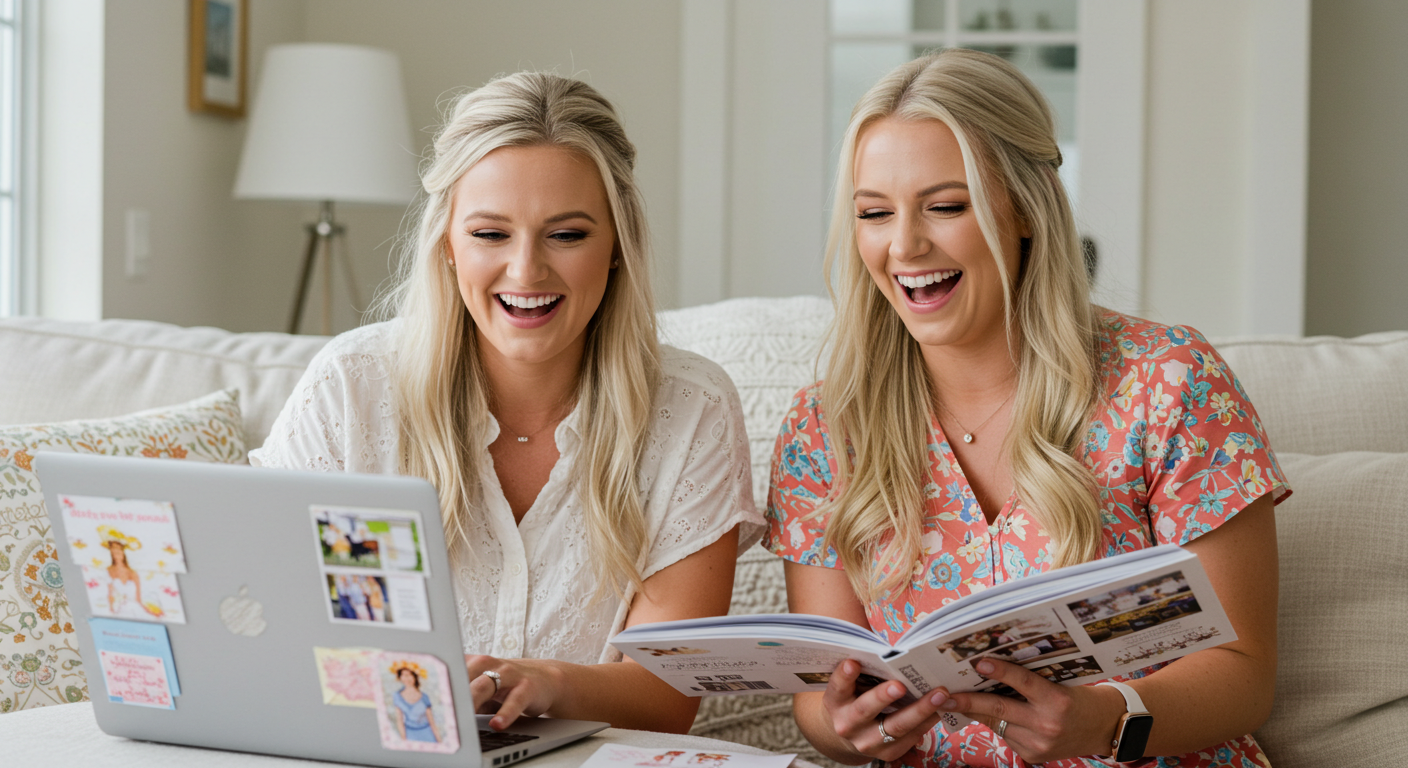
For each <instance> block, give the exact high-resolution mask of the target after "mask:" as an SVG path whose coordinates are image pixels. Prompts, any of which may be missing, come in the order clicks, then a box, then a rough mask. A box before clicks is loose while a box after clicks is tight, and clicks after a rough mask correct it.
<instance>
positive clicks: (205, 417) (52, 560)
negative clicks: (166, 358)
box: [0, 390, 245, 714]
mask: <svg viewBox="0 0 1408 768" xmlns="http://www.w3.org/2000/svg"><path fill="white" fill-rule="evenodd" d="M243 435H244V431H243V422H242V421H241V419H240V406H239V397H238V393H237V392H236V391H234V390H226V391H223V392H215V393H213V394H210V395H206V396H205V397H202V398H199V399H197V400H193V401H191V402H189V403H186V404H184V405H174V406H170V407H166V408H155V409H152V410H148V411H141V412H139V413H134V414H130V415H127V416H118V417H116V418H111V419H93V420H85V421H68V422H62V423H58V424H40V425H28V426H9V427H5V426H0V714H4V713H7V712H15V711H18V710H21V709H31V708H34V707H42V706H47V705H50V704H65V703H69V702H75V701H84V700H86V699H87V698H88V683H87V680H86V679H85V677H84V674H83V662H82V659H80V658H79V655H78V643H77V641H76V639H75V638H74V637H73V636H72V635H73V633H74V631H75V628H74V626H73V614H72V613H71V612H70V609H69V603H68V598H66V597H65V596H64V589H63V586H64V582H63V575H62V573H61V572H60V571H59V565H58V563H57V562H56V561H57V559H58V558H59V557H60V556H61V555H62V553H61V551H60V549H59V548H58V547H57V546H55V543H54V538H53V536H52V534H51V533H50V526H49V517H48V514H47V513H46V512H45V509H44V494H43V492H42V491H41V490H40V488H39V478H38V477H36V476H35V474H34V471H33V469H32V468H31V462H32V461H33V459H34V454H35V453H38V452H39V451H64V452H69V453H95V454H103V455H108V456H149V457H162V458H173V459H192V460H196V461H215V462H225V463H239V462H242V461H244V457H245V446H244V436H243ZM79 594H80V595H81V590H80V592H79ZM76 599H78V600H82V599H83V598H82V597H81V596H80V597H78V598H76Z"/></svg>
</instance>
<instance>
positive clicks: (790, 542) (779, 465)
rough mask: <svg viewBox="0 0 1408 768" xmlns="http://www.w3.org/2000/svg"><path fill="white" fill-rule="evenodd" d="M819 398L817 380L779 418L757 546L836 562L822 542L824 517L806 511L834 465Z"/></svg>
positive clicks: (809, 560)
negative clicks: (763, 525)
mask: <svg viewBox="0 0 1408 768" xmlns="http://www.w3.org/2000/svg"><path fill="white" fill-rule="evenodd" d="M820 400H821V385H820V384H819V383H818V384H813V385H811V386H809V387H807V388H805V389H803V390H801V391H800V392H798V393H797V395H796V397H795V398H793V400H792V406H791V407H790V408H788V409H787V416H786V417H785V418H784V419H783V421H782V429H781V430H780V431H779V432H778V435H777V442H776V443H775V444H774V448H773V457H772V477H771V479H770V481H769V483H768V504H767V510H766V511H765V513H764V517H765V518H766V520H767V524H768V529H767V532H766V533H764V534H763V546H765V547H767V548H768V550H769V551H771V552H772V553H773V554H775V555H778V556H779V557H782V558H784V559H787V560H791V561H792V562H794V563H800V564H802V565H820V566H824V567H827V568H840V567H841V565H840V562H839V560H838V558H837V556H836V552H835V550H833V549H831V548H830V547H827V546H826V542H825V537H826V522H825V519H824V517H816V516H813V514H812V513H813V512H815V511H816V509H817V507H818V505H820V504H821V503H822V502H823V501H824V500H825V499H826V497H827V496H828V495H829V494H830V493H831V483H832V477H833V476H834V475H833V473H834V472H835V470H836V457H835V455H834V454H833V452H832V447H831V440H830V437H829V435H828V433H827V430H826V425H825V423H824V421H823V420H822V417H821V403H820Z"/></svg>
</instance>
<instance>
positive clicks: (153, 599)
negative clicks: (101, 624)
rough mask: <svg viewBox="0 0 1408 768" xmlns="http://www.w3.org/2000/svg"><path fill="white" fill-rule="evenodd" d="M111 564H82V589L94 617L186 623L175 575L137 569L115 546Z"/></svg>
mask: <svg viewBox="0 0 1408 768" xmlns="http://www.w3.org/2000/svg"><path fill="white" fill-rule="evenodd" d="M111 563H112V564H111V565H107V566H92V565H85V566H82V567H81V570H82V571H83V589H84V591H85V592H86V593H87V595H88V605H89V607H91V608H92V609H93V615H94V616H104V617H109V618H114V619H139V620H145V621H159V622H162V623H164V624H185V623H186V609H185V606H184V605H183V604H182V603H181V588H180V586H179V585H178V584H177V583H176V574H174V573H162V572H160V571H134V570H132V569H131V568H130V567H127V566H126V565H125V564H124V561H123V560H122V558H121V552H120V550H118V549H116V548H114V550H113V559H112V561H111Z"/></svg>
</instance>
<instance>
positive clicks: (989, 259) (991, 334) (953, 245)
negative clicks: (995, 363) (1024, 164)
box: [854, 117, 1020, 347]
mask: <svg viewBox="0 0 1408 768" xmlns="http://www.w3.org/2000/svg"><path fill="white" fill-rule="evenodd" d="M854 171H855V190H856V191H855V197H854V200H855V214H856V217H857V221H856V245H857V246H858V248H859V250H860V255H861V259H862V260H863V261H864V262H865V266H866V269H867V270H869V272H870V275H871V277H872V278H873V279H874V280H875V284H876V285H877V286H879V288H880V292H881V293H882V294H883V295H884V296H885V298H886V299H888V300H889V302H890V304H891V306H893V307H894V308H895V311H896V312H897V313H899V316H900V318H901V319H902V320H903V321H904V324H905V327H906V328H908V329H909V332H910V334H911V335H912V336H914V338H915V339H916V340H917V341H918V342H919V343H920V344H922V345H925V346H931V347H932V346H950V345H954V346H968V345H973V344H984V343H990V342H994V341H998V342H1001V343H1003V344H1005V343H1006V342H1005V340H1004V337H1005V327H1004V323H1003V313H1004V309H1003V298H1002V294H1003V285H1002V276H1001V273H1000V272H999V271H998V268H997V262H996V261H995V260H994V259H993V254H992V251H991V249H989V248H988V243H987V240H986V239H985V238H984V237H983V232H982V229H981V228H980V227H979V226H978V216H977V212H976V211H975V210H974V207H973V198H972V195H971V193H970V191H969V188H968V182H967V179H968V177H967V173H966V172H965V168H964V164H963V153H962V151H961V150H960V149H959V146H958V139H957V138H956V137H955V136H954V135H953V131H952V130H950V129H949V127H948V126H947V125H944V124H943V123H941V122H939V121H937V120H901V119H898V118H893V117H890V118H885V119H882V120H880V121H878V122H875V123H873V124H872V125H870V126H868V127H866V128H865V130H864V131H862V132H861V134H860V136H859V138H858V139H857V141H856V154H855V168H854ZM988 199H989V200H990V202H991V204H992V206H993V214H994V217H995V218H996V220H997V226H998V231H999V233H1000V237H1001V240H1002V250H1003V259H1004V262H1005V266H1006V268H1007V273H1008V275H1009V277H1011V278H1013V279H1015V276H1016V274H1017V269H1018V265H1019V251H1020V242H1019V239H1020V238H1019V233H1018V231H1017V229H1016V227H1014V226H1013V224H1014V220H1015V217H1014V216H1013V214H1012V206H1011V203H1010V202H1009V201H1008V200H1007V198H1006V196H1005V195H1003V194H1001V193H1000V192H998V191H996V190H993V189H991V185H989V192H988Z"/></svg>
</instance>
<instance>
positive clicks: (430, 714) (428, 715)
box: [425, 707, 444, 744]
mask: <svg viewBox="0 0 1408 768" xmlns="http://www.w3.org/2000/svg"><path fill="white" fill-rule="evenodd" d="M425 719H426V720H427V721H428V722H429V723H430V735H432V736H434V737H435V742H436V743H437V744H438V743H440V742H442V741H444V739H442V738H440V726H438V725H436V724H435V710H433V709H430V708H429V707H427V708H426V710H425Z"/></svg>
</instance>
